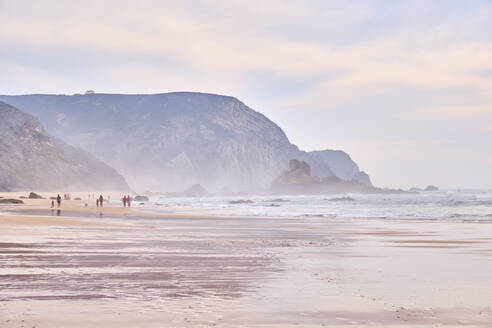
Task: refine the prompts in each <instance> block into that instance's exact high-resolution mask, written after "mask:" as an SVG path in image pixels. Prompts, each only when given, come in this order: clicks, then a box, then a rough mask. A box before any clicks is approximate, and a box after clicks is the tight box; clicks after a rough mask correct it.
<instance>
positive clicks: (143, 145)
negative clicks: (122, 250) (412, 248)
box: [0, 92, 371, 191]
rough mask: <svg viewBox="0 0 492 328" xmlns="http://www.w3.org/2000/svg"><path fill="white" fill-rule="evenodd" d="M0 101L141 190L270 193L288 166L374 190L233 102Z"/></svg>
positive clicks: (206, 98) (107, 97) (186, 96)
mask: <svg viewBox="0 0 492 328" xmlns="http://www.w3.org/2000/svg"><path fill="white" fill-rule="evenodd" d="M0 100H4V101H6V102H9V103H11V104H14V105H16V106H18V107H20V108H22V109H23V110H26V111H28V112H29V113H31V114H32V115H34V116H36V117H38V118H39V119H40V120H41V122H42V123H43V124H44V125H45V126H46V128H47V130H48V131H49V132H50V133H52V134H53V135H55V136H57V137H59V138H62V139H63V140H64V141H66V142H68V143H69V144H72V145H75V146H78V147H81V148H83V149H85V150H87V151H88V152H90V153H92V154H94V155H95V156H97V157H98V158H99V159H101V160H103V161H104V162H106V163H108V164H110V165H111V166H112V167H114V168H116V169H117V170H118V171H119V172H121V173H122V174H123V175H124V176H125V178H126V179H127V181H128V182H129V184H130V185H131V186H132V188H137V189H139V190H157V191H173V190H183V189H185V188H187V187H189V186H191V185H194V184H200V185H202V186H204V187H205V188H206V189H208V190H219V189H221V188H224V187H227V188H230V189H233V190H247V189H253V188H267V187H268V186H269V185H270V182H271V181H272V180H273V179H274V178H275V177H277V176H278V175H279V174H280V173H282V172H283V171H284V170H285V169H287V163H288V161H289V159H292V158H296V159H299V160H302V161H305V162H307V163H308V164H309V165H310V166H311V167H312V168H313V171H314V172H315V174H316V175H317V176H320V177H331V176H336V177H338V178H340V179H342V180H347V181H350V180H353V179H356V180H357V179H359V178H360V179H361V181H362V182H363V183H365V184H367V185H370V184H371V182H370V180H369V178H368V176H367V175H364V174H362V173H361V172H360V171H359V168H358V166H357V165H356V164H355V163H354V162H353V161H352V159H351V158H350V157H349V156H348V155H347V154H346V153H344V152H342V151H332V150H325V151H319V152H304V151H301V150H299V149H298V147H297V146H295V145H293V144H291V143H290V141H289V140H288V138H287V136H286V135H285V133H284V132H283V131H282V129H281V128H280V127H279V126H277V125H276V124H275V123H274V122H272V121H271V120H269V119H268V118H267V117H265V116H264V115H262V114H261V113H258V112H256V111H254V110H252V109H251V108H249V107H248V106H246V105H245V104H243V103H242V102H240V101H239V100H237V99H236V98H233V97H227V96H220V95H212V94H203V93H190V92H177V93H165V94H153V95H121V94H97V93H93V94H85V95H72V96H66V95H23V96H0Z"/></svg>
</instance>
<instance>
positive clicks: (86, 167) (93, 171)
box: [0, 101, 130, 198]
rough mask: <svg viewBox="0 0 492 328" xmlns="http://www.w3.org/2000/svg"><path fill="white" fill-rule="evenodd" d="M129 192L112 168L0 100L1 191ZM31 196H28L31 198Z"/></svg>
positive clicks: (122, 179) (123, 180)
mask: <svg viewBox="0 0 492 328" xmlns="http://www.w3.org/2000/svg"><path fill="white" fill-rule="evenodd" d="M33 189H34V190H39V191H58V190H61V189H62V190H84V191H85V190H87V191H90V190H115V191H116V190H129V189H130V188H129V187H128V185H127V184H126V182H125V179H124V178H123V177H122V176H121V175H119V174H118V173H117V172H116V171H115V170H114V169H113V168H111V167H109V166H108V165H106V164H104V163H102V162H101V161H100V160H98V159H96V158H95V157H94V156H92V155H90V154H89V153H87V152H86V151H84V150H82V149H78V148H75V147H72V146H69V145H67V144H66V143H64V142H62V141H60V140H57V139H55V138H53V137H51V136H50V135H49V134H48V133H46V132H45V130H44V129H43V127H42V126H41V124H40V123H39V121H38V120H37V119H36V118H35V117H33V116H32V115H30V114H27V113H24V112H23V111H21V110H19V109H17V108H15V107H13V106H10V105H8V104H6V103H3V102H1V101H0V190H1V191H17V190H33ZM31 196H32V193H31V195H30V198H32V197H31Z"/></svg>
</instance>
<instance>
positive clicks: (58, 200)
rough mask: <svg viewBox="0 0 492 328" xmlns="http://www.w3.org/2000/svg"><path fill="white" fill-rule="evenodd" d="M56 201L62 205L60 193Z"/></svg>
mask: <svg viewBox="0 0 492 328" xmlns="http://www.w3.org/2000/svg"><path fill="white" fill-rule="evenodd" d="M56 202H57V203H58V207H60V205H61V197H60V194H58V196H56Z"/></svg>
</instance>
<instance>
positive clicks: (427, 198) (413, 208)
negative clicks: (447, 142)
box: [135, 190, 492, 221]
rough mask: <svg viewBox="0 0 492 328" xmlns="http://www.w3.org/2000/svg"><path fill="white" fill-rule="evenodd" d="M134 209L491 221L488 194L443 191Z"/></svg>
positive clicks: (163, 200)
mask: <svg viewBox="0 0 492 328" xmlns="http://www.w3.org/2000/svg"><path fill="white" fill-rule="evenodd" d="M135 206H138V207H141V208H144V209H148V210H151V211H153V212H165V213H172V212H180V213H183V212H184V213H190V214H193V213H196V214H199V213H209V214H215V215H217V214H219V215H231V216H240V217H250V216H267V217H324V218H353V219H357V218H359V219H363V218H378V219H424V220H454V221H492V190H443V191H434V192H419V193H412V194H410V193H409V194H343V195H315V196H313V195H301V196H292V195H290V196H289V195H284V196H248V197H245V196H242V197H196V198H168V197H164V196H152V197H150V200H149V202H144V203H135Z"/></svg>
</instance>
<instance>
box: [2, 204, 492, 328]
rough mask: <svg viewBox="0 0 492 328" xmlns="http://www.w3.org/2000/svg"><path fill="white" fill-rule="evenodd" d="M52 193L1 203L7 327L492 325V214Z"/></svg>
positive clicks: (4, 325)
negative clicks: (390, 216) (236, 207)
mask: <svg viewBox="0 0 492 328" xmlns="http://www.w3.org/2000/svg"><path fill="white" fill-rule="evenodd" d="M0 196H2V195H0ZM38 202H39V203H38ZM45 202H46V200H45ZM45 202H44V203H43V202H42V200H40V201H38V200H36V201H32V202H31V201H27V202H26V203H27V204H26V205H21V206H0V212H4V214H3V215H0V290H1V293H0V327H212V326H217V327H322V326H334V327H463V326H466V327H491V326H492V303H491V300H492V286H491V284H490V283H489V282H490V275H491V274H492V224H490V223H471V222H467V223H460V222H442V221H417V220H414V221H404V220H364V219H353V220H338V219H337V220H335V219H327V218H320V217H310V218H227V217H205V216H204V217H186V214H182V213H173V214H172V215H169V216H167V215H166V216H163V215H159V216H157V215H155V214H152V213H141V212H140V211H139V210H138V209H122V208H109V207H107V208H103V210H102V211H100V209H96V208H94V207H89V206H88V207H87V208H86V207H83V206H81V205H80V203H76V202H75V201H74V202H73V203H72V204H69V203H68V202H64V203H63V206H64V207H63V208H62V209H61V213H60V216H57V215H56V213H55V214H52V212H51V210H50V209H49V208H45V207H46V204H45ZM5 213H7V214H5ZM99 213H102V216H101V215H99Z"/></svg>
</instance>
